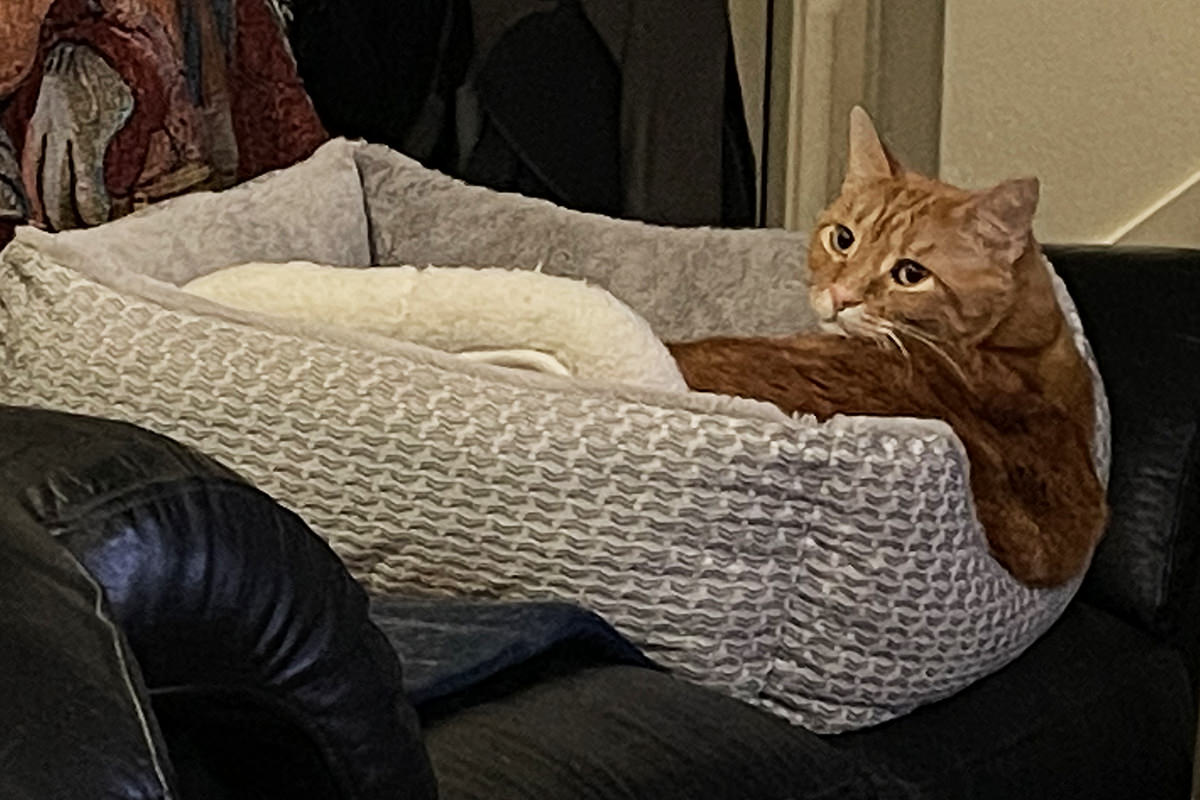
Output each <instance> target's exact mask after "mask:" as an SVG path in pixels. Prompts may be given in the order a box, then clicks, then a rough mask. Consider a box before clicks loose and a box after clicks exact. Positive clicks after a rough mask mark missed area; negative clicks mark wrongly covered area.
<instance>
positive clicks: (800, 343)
mask: <svg viewBox="0 0 1200 800" xmlns="http://www.w3.org/2000/svg"><path fill="white" fill-rule="evenodd" d="M850 127H851V134H850V159H849V167H848V169H847V174H846V180H845V183H844V184H843V185H842V190H841V195H840V196H839V197H838V198H837V199H836V200H834V202H833V203H832V205H830V207H829V208H828V209H827V210H826V211H825V212H824V213H823V214H822V215H821V216H820V218H819V219H818V220H817V224H816V226H815V228H814V231H813V235H812V239H811V242H810V245H809V255H808V264H809V270H810V273H811V288H810V297H811V301H812V304H813V307H814V309H815V310H816V311H817V313H818V315H819V316H820V317H821V319H822V328H823V329H825V331H826V332H825V333H819V334H800V335H795V336H790V337H785V338H779V339H762V338H759V339H749V338H748V339H733V338H728V339H709V340H706V341H700V342H691V343H682V344H672V345H669V347H670V349H671V352H672V354H673V355H674V356H675V358H676V360H677V361H678V362H679V367H680V369H681V371H682V372H683V376H684V378H685V379H686V380H687V383H688V385H689V386H690V387H692V388H693V389H696V390H700V391H707V392H718V393H722V394H732V395H740V396H743V397H752V398H757V399H760V400H766V401H769V402H772V403H775V404H776V405H778V406H779V407H780V408H782V409H783V410H784V411H787V412H794V411H800V412H808V413H813V414H816V415H817V416H818V417H819V418H822V419H824V418H828V417H830V416H832V415H833V414H870V415H889V416H911V417H926V418H940V419H943V420H945V421H947V422H948V423H950V425H951V426H952V427H953V428H954V431H955V433H957V435H958V437H959V438H960V439H961V440H962V442H963V444H964V445H965V446H966V450H967V454H968V456H969V459H970V463H971V489H972V494H973V495H974V498H975V504H976V510H977V512H978V516H979V520H980V522H981V523H982V524H983V527H984V529H985V531H986V532H987V537H988V542H989V544H990V547H991V551H992V553H993V554H994V555H995V557H996V558H997V559H998V560H999V561H1000V562H1001V563H1002V564H1003V565H1004V566H1005V567H1006V568H1007V569H1008V570H1009V571H1010V572H1011V573H1012V574H1013V575H1014V576H1015V577H1016V578H1017V579H1018V580H1020V581H1023V582H1024V583H1026V584H1029V585H1032V586H1054V585H1058V584H1061V583H1063V582H1065V581H1067V580H1069V579H1071V578H1072V577H1074V576H1076V575H1078V574H1079V573H1080V572H1081V571H1082V570H1083V569H1084V568H1085V566H1086V565H1087V563H1088V559H1089V558H1090V555H1091V552H1092V549H1093V547H1094V546H1095V543H1096V541H1097V539H1098V538H1099V536H1100V533H1101V531H1102V530H1103V527H1104V521H1105V516H1106V508H1105V503H1104V490H1103V487H1102V486H1101V484H1100V481H1099V480H1098V479H1097V477H1096V474H1095V472H1094V470H1093V467H1092V461H1091V455H1090V449H1089V441H1090V437H1091V431H1092V422H1093V417H1092V414H1093V412H1092V387H1091V379H1090V376H1089V374H1088V370H1087V367H1086V365H1085V363H1084V361H1083V359H1082V358H1081V357H1080V355H1079V352H1078V351H1077V350H1076V348H1075V346H1074V343H1073V342H1072V339H1071V331H1070V329H1069V327H1068V326H1067V324H1066V320H1065V319H1064V318H1063V315H1062V312H1061V311H1060V309H1059V307H1058V303H1057V302H1056V301H1055V298H1054V293H1053V289H1052V284H1051V280H1050V277H1049V275H1048V274H1047V271H1046V269H1045V268H1044V266H1043V264H1042V260H1041V258H1042V256H1041V250H1040V248H1039V247H1038V244H1037V242H1036V241H1035V240H1034V238H1033V232H1032V220H1033V212H1034V209H1035V207H1036V205H1037V196H1038V184H1037V181H1036V180H1034V179H1031V178H1030V179H1022V180H1013V181H1007V182H1005V183H1002V184H1000V185H999V186H996V187H994V188H992V189H988V190H985V191H980V192H970V191H965V190H962V189H958V188H955V187H953V186H949V185H947V184H945V183H941V182H940V181H936V180H932V179H929V178H925V177H923V176H921V175H917V174H915V173H913V172H910V171H907V170H905V169H904V168H903V167H901V166H900V165H899V164H898V163H897V162H896V161H895V159H894V158H893V157H892V156H891V154H890V153H889V152H888V151H887V150H886V148H885V147H884V146H883V144H882V143H881V142H880V141H879V139H878V137H877V136H876V134H875V130H874V128H873V127H872V125H871V121H870V119H869V118H868V117H867V115H866V112H864V111H863V110H862V109H859V108H856V109H855V110H854V112H853V113H852V114H851V120H850Z"/></svg>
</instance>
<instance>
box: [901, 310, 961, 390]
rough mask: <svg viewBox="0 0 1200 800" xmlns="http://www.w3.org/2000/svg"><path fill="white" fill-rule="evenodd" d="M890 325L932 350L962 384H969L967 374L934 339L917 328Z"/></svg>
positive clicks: (902, 324) (905, 325) (904, 325)
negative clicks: (948, 366)
mask: <svg viewBox="0 0 1200 800" xmlns="http://www.w3.org/2000/svg"><path fill="white" fill-rule="evenodd" d="M892 324H893V325H894V326H895V327H896V328H897V329H898V330H899V331H900V333H902V334H904V335H905V336H909V337H911V338H912V339H913V340H915V341H917V342H920V343H921V344H923V345H925V346H926V347H928V348H929V349H930V350H932V351H933V352H934V353H935V354H937V355H938V356H941V358H942V359H943V360H944V361H945V362H946V363H947V364H949V365H950V368H951V369H953V370H954V373H955V374H956V375H958V377H959V378H960V379H961V380H962V382H963V383H965V384H968V385H969V384H970V381H969V380H967V374H966V373H965V372H963V368H962V367H961V366H959V363H958V362H957V361H955V360H954V359H953V358H952V357H951V356H950V354H949V353H947V352H946V350H945V349H944V348H943V347H942V346H941V344H939V343H938V341H937V340H936V339H935V338H934V337H932V336H930V335H929V334H927V333H925V332H924V331H922V330H920V329H919V328H917V327H915V326H913V325H907V324H904V323H900V322H893V323H892Z"/></svg>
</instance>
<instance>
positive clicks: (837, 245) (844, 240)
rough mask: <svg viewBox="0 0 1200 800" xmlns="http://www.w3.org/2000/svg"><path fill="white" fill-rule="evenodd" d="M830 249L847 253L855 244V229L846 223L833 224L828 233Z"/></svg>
mask: <svg viewBox="0 0 1200 800" xmlns="http://www.w3.org/2000/svg"><path fill="white" fill-rule="evenodd" d="M826 238H827V241H828V242H829V247H830V249H831V250H832V251H833V252H835V253H846V252H848V251H849V250H850V248H851V247H853V246H854V231H852V230H850V229H849V228H847V227H846V226H845V225H833V226H831V227H830V228H829V233H828V234H826Z"/></svg>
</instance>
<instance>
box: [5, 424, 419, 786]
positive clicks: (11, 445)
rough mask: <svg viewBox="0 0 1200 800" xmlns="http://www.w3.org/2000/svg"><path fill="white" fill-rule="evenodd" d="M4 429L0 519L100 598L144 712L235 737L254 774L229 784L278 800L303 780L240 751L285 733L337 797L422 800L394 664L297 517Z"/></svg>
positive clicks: (170, 466)
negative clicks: (40, 536) (17, 521)
mask: <svg viewBox="0 0 1200 800" xmlns="http://www.w3.org/2000/svg"><path fill="white" fill-rule="evenodd" d="M0 430H4V431H5V440H4V443H3V445H0V484H2V485H3V486H4V487H6V489H7V491H6V492H5V494H4V497H3V501H2V502H3V503H4V504H6V506H8V507H12V506H14V505H19V506H21V507H23V508H25V509H28V510H29V511H30V512H31V513H32V516H33V517H34V518H36V520H37V521H38V523H39V524H40V525H41V526H42V527H43V528H44V529H45V530H47V531H49V532H51V533H53V534H54V535H55V536H56V537H57V539H58V540H59V541H60V542H61V543H63V544H64V545H65V546H66V547H67V548H68V549H69V550H70V551H71V552H72V553H73V554H74V555H75V556H76V558H78V560H79V561H80V562H81V563H82V564H83V566H84V567H85V568H86V569H87V570H88V572H89V573H90V574H91V575H92V576H94V578H95V579H96V581H97V582H99V583H100V584H101V585H102V586H103V588H104V591H105V594H106V596H107V599H108V602H109V604H110V605H111V607H112V610H113V616H114V618H115V620H116V621H117V623H118V625H119V626H120V628H121V629H122V630H123V631H124V633H125V635H126V636H127V637H128V639H129V641H130V644H131V647H132V650H133V652H134V654H135V655H136V657H137V660H138V663H139V664H140V666H141V668H142V670H143V673H144V675H145V679H146V684H147V686H149V687H150V690H151V694H152V696H154V697H155V699H156V705H158V704H159V703H163V704H165V705H167V706H169V708H170V710H171V712H172V715H173V717H174V718H175V719H178V718H180V717H181V716H184V717H187V716H189V714H188V713H187V712H189V711H190V712H191V717H192V718H193V719H194V720H195V721H196V726H195V727H193V729H192V730H191V731H190V733H191V734H192V735H193V737H195V736H200V737H201V739H203V738H205V736H207V739H208V741H209V742H210V743H211V744H213V745H218V744H219V741H217V737H215V736H213V732H214V731H220V730H222V727H223V726H222V725H221V724H220V720H219V719H214V716H213V715H214V712H215V711H216V712H219V711H220V709H222V708H226V709H227V710H228V714H236V715H238V718H239V720H241V722H242V723H243V724H242V725H241V726H240V727H243V728H245V727H246V726H247V725H248V726H249V727H248V729H249V730H250V731H251V732H252V733H251V735H249V736H246V737H245V745H246V746H247V747H249V748H251V749H252V750H254V749H256V748H257V755H258V756H259V757H258V758H257V759H255V758H251V759H249V762H250V763H249V764H248V765H247V766H248V769H247V770H246V771H245V772H244V773H242V774H240V775H238V774H230V773H229V772H228V771H227V769H226V773H225V778H226V779H227V780H233V781H247V780H252V781H254V783H255V785H256V786H258V785H261V786H262V787H264V788H265V789H267V790H268V791H269V794H262V795H258V796H262V797H279V796H286V792H284V791H283V789H282V787H286V786H288V785H289V780H290V779H291V778H293V777H294V776H292V775H289V773H290V772H291V771H293V770H294V769H295V768H296V767H297V766H300V765H297V764H295V763H294V762H284V763H279V762H275V763H272V761H271V760H270V759H265V758H263V757H262V756H263V754H266V753H269V752H270V748H269V745H270V742H268V741H265V740H264V741H258V742H256V741H255V736H254V735H253V732H255V731H256V730H257V729H259V728H261V730H262V731H264V732H266V731H273V730H275V729H276V728H277V727H279V725H280V724H281V723H286V726H285V727H290V728H292V729H299V731H301V732H302V733H303V734H304V735H305V736H306V738H307V739H308V740H309V742H311V744H312V752H313V753H314V754H315V755H316V756H317V758H318V759H319V761H320V762H321V764H319V765H314V764H309V765H308V770H307V772H308V773H310V774H312V773H313V772H314V770H313V767H314V766H322V767H324V774H325V777H324V778H323V779H324V780H325V781H326V782H327V783H328V785H330V786H333V787H336V789H337V795H336V796H341V797H349V798H357V799H359V800H370V799H371V798H385V797H387V798H391V797H399V796H404V797H412V798H419V797H432V796H433V795H434V793H435V791H434V787H433V780H432V776H431V772H430V768H429V764H428V760H427V757H426V754H425V751H424V745H423V743H422V741H421V737H420V732H419V730H418V727H417V722H416V716H415V712H414V711H413V709H412V707H411V705H410V704H408V702H407V700H406V699H405V698H404V696H403V695H402V694H401V693H400V686H401V680H400V677H401V675H400V664H399V661H398V660H397V659H396V656H395V654H394V653H393V651H392V649H391V647H390V645H389V644H388V642H387V640H386V638H385V637H384V636H383V634H382V633H381V632H380V631H379V630H378V629H377V628H376V627H375V626H374V625H372V624H371V622H370V620H369V618H368V616H367V597H366V594H365V592H363V590H362V589H361V588H360V587H359V586H358V585H357V584H356V583H355V582H354V581H353V580H352V579H351V578H350V576H349V575H348V573H347V572H346V571H345V568H344V567H343V566H342V564H341V562H340V561H339V560H338V559H337V557H336V556H335V555H334V554H333V552H332V551H331V550H330V549H329V547H328V545H326V544H325V542H324V541H322V540H321V539H320V538H318V537H317V536H316V535H315V534H313V533H312V531H310V530H309V529H308V528H307V526H305V525H304V523H303V522H302V521H301V520H300V519H299V518H298V517H296V516H295V515H294V514H292V513H290V512H288V511H286V510H285V509H283V508H282V507H281V506H279V505H278V504H276V503H275V502H274V501H273V500H271V499H270V498H269V497H268V496H266V495H265V494H263V493H262V492H259V491H258V490H257V489H254V488H253V487H251V486H249V485H248V484H246V483H244V482H242V481H241V480H239V479H237V478H236V477H235V476H233V475H232V473H230V472H229V471H228V470H226V469H225V468H223V467H221V466H220V465H217V464H216V463H215V462H213V461H211V460H209V459H207V458H205V457H203V456H200V455H198V454H195V453H193V452H191V451H188V450H187V449H185V448H183V447H182V446H180V445H177V444H175V443H173V442H169V441H167V440H165V439H163V438H161V437H158V436H154V435H152V434H149V433H147V432H145V431H142V430H140V429H138V428H135V427H133V426H130V425H124V424H120V423H113V422H108V421H102V420H96V419H88V418H83V417H74V416H70V415H66V414H58V413H52V412H45V411H34V410H29V409H14V408H4V409H0ZM248 715H249V716H250V717H256V718H257V719H258V722H247V719H248V718H249V717H248ZM219 716H220V715H219V714H218V717H219ZM225 716H228V715H225ZM202 727H206V729H207V734H206V733H205V731H203V730H200V728H202ZM226 727H238V726H226ZM226 766H227V765H222V764H214V768H217V769H224V768H226ZM273 771H274V773H275V774H274V775H272V772H273Z"/></svg>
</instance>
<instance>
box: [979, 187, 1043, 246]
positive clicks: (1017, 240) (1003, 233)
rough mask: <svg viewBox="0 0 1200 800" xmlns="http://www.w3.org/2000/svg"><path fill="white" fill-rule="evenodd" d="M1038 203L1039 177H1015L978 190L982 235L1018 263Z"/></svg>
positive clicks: (1028, 237) (1030, 232)
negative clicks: (989, 187)
mask: <svg viewBox="0 0 1200 800" xmlns="http://www.w3.org/2000/svg"><path fill="white" fill-rule="evenodd" d="M1037 203H1038V180H1037V178H1016V179H1015V180H1010V181H1005V182H1004V183H1001V184H999V185H998V186H993V187H992V188H991V189H984V190H983V191H981V192H976V193H975V197H974V203H973V205H974V207H975V218H976V220H977V222H976V224H977V225H978V226H979V232H980V235H982V236H983V237H984V240H985V241H990V242H991V243H992V245H991V246H992V248H993V249H994V250H995V251H996V252H997V253H998V254H999V255H1000V256H1001V257H1002V258H1003V259H1004V260H1005V261H1007V262H1009V263H1015V262H1016V260H1017V259H1018V258H1020V257H1021V254H1022V253H1023V252H1025V248H1026V247H1028V246H1029V239H1030V237H1031V236H1032V235H1033V212H1035V211H1037Z"/></svg>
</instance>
